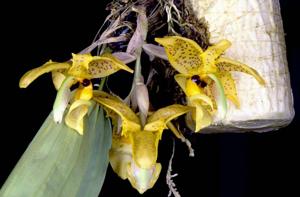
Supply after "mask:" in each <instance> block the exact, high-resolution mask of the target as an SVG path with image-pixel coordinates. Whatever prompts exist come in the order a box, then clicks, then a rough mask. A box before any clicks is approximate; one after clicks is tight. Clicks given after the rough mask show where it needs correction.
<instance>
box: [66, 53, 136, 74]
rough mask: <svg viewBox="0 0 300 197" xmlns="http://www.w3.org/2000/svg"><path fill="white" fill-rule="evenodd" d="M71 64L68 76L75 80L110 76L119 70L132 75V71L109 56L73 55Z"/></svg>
mask: <svg viewBox="0 0 300 197" xmlns="http://www.w3.org/2000/svg"><path fill="white" fill-rule="evenodd" d="M72 61H73V64H72V67H71V68H70V69H69V70H68V74H69V75H71V76H74V77H77V78H85V79H93V78H101V77H106V76H108V75H111V74H113V73H115V72H117V71H119V70H121V69H123V70H126V71H128V72H130V73H133V70H132V69H131V68H129V67H128V66H126V65H125V64H124V63H123V62H121V61H120V60H118V59H117V58H116V57H115V56H113V55H111V54H104V55H102V56H94V57H93V56H91V55H90V54H79V55H76V54H73V59H72Z"/></svg>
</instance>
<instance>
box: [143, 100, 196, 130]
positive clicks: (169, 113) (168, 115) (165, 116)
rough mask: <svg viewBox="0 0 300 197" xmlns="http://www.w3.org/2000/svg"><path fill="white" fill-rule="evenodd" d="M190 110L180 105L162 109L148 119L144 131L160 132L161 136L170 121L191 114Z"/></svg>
mask: <svg viewBox="0 0 300 197" xmlns="http://www.w3.org/2000/svg"><path fill="white" fill-rule="evenodd" d="M190 110H191V108H190V107H188V106H183V105H179V104H174V105H170V106H167V107H164V108H161V109H159V110H157V111H156V112H154V113H153V114H152V115H151V116H149V117H148V119H147V124H146V125H145V127H144V130H146V131H159V133H160V135H161V133H162V131H163V130H164V129H166V128H167V125H166V124H167V123H168V122H169V121H171V120H172V119H174V118H177V117H178V116H181V115H183V114H185V113H187V112H189V111H190Z"/></svg>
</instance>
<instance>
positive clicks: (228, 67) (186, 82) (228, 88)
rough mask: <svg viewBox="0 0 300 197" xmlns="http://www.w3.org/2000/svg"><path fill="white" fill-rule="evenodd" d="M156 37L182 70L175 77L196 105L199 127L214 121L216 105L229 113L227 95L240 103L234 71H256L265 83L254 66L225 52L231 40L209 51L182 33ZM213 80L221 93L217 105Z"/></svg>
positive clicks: (190, 100) (223, 114)
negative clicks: (223, 54) (212, 116)
mask: <svg viewBox="0 0 300 197" xmlns="http://www.w3.org/2000/svg"><path fill="white" fill-rule="evenodd" d="M155 41H156V42H158V43H159V44H161V45H162V46H163V47H164V49H165V52H166V54H167V57H168V60H169V62H170V64H171V65H172V66H173V67H174V68H175V69H176V70H177V71H178V72H179V74H177V75H175V80H176V81H177V83H178V84H179V86H180V87H181V88H182V89H183V91H184V92H185V94H186V96H187V100H188V104H189V105H191V106H194V107H195V111H194V112H193V113H192V114H191V118H192V120H193V121H195V126H194V127H195V130H196V131H199V130H200V129H201V128H203V127H205V126H208V125H209V124H211V122H212V118H211V115H210V114H211V112H213V111H214V110H215V109H216V107H218V110H220V113H221V114H222V117H223V118H224V117H225V116H226V111H227V101H226V98H228V99H229V100H231V101H232V102H233V103H234V104H235V106H236V107H240V103H239V99H238V95H237V91H236V86H235V81H234V79H233V78H232V76H231V73H230V72H231V71H238V72H243V73H246V74H249V75H252V76H253V77H254V78H255V79H256V80H257V81H258V82H259V83H260V84H261V85H264V84H265V81H264V79H263V78H262V77H261V76H260V75H259V74H258V72H257V71H256V70H254V69H253V68H251V67H249V66H247V65H245V64H243V63H241V62H238V61H235V60H231V59H229V58H227V57H223V56H221V55H222V53H224V51H225V50H226V49H228V48H229V47H230V46H231V43H230V42H229V41H228V40H221V41H220V42H218V43H217V44H215V45H213V46H210V47H208V48H207V49H206V50H205V51H203V49H202V48H201V47H200V46H199V45H198V44H197V43H196V42H195V41H193V40H191V39H188V38H184V37H180V36H166V37H164V38H156V39H155ZM213 84H215V85H216V88H217V90H218V93H219V96H218V97H217V104H218V105H217V106H216V104H215V103H214V102H215V96H214V95H213V94H212V87H213Z"/></svg>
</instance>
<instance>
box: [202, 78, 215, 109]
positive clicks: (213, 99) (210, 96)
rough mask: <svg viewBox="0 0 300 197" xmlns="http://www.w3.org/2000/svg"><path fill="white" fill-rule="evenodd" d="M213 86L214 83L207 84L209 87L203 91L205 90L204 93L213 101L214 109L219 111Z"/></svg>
mask: <svg viewBox="0 0 300 197" xmlns="http://www.w3.org/2000/svg"><path fill="white" fill-rule="evenodd" d="M213 85H214V83H212V82H209V83H207V86H206V87H205V88H203V90H204V93H205V94H206V95H207V96H208V97H209V98H210V99H211V100H212V103H213V109H215V110H217V109H218V108H217V103H216V100H215V97H214V95H213Z"/></svg>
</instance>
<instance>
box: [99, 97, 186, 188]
mask: <svg viewBox="0 0 300 197" xmlns="http://www.w3.org/2000/svg"><path fill="white" fill-rule="evenodd" d="M93 99H94V100H95V101H96V102H98V103H100V104H101V105H103V106H104V108H105V109H106V111H107V112H108V113H107V114H108V115H109V116H110V117H112V119H113V121H114V119H116V116H115V115H116V114H117V115H118V116H120V117H121V120H122V125H121V126H122V130H121V133H120V134H118V133H117V132H114V135H113V141H112V148H111V150H110V154H109V159H110V163H111V166H112V168H113V170H114V171H115V173H117V174H118V175H119V176H120V177H121V178H122V179H128V180H129V182H130V183H131V185H132V186H133V187H134V188H135V189H137V190H138V192H139V193H141V194H142V193H144V192H145V191H146V190H147V189H150V188H152V187H153V185H154V184H155V182H156V181H157V179H158V177H159V174H160V171H161V164H160V163H157V162H156V161H157V154H158V142H159V140H160V139H161V136H162V132H163V130H164V129H166V128H167V123H169V122H170V121H171V120H172V119H174V118H177V117H178V116H180V115H183V114H185V113H187V112H189V111H190V110H191V108H190V107H187V106H183V105H178V104H174V105H170V106H167V107H164V108H161V109H159V110H158V111H156V112H154V113H152V115H150V116H149V117H148V118H147V121H146V124H145V126H144V127H143V126H142V124H141V122H140V119H139V118H138V116H137V115H136V114H135V113H134V112H133V111H132V110H131V109H130V108H129V107H128V106H127V105H126V104H125V103H123V102H122V101H121V100H120V99H118V98H116V97H113V96H110V95H108V94H106V93H103V92H99V91H95V92H94V97H93ZM113 112H115V114H114V113H113Z"/></svg>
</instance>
